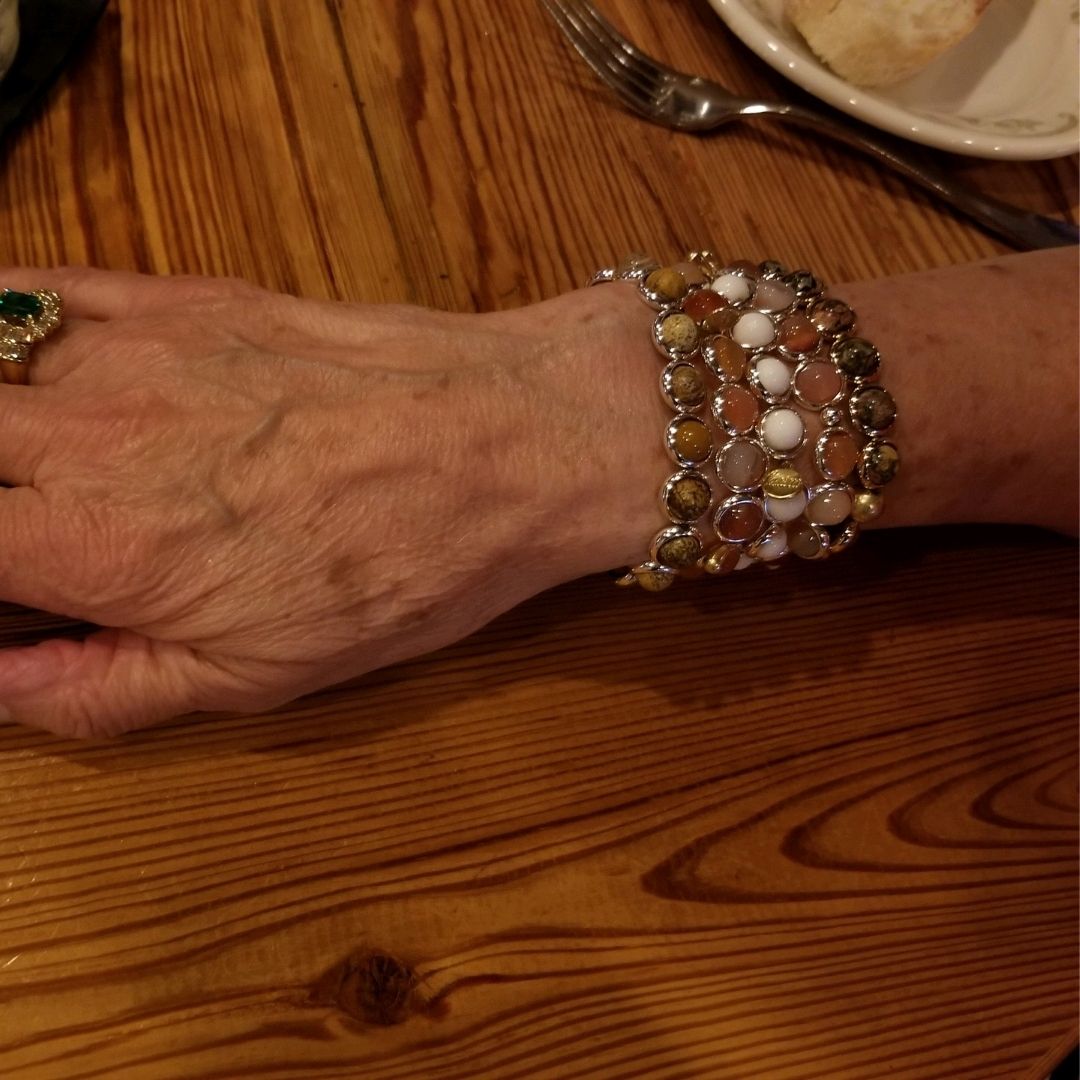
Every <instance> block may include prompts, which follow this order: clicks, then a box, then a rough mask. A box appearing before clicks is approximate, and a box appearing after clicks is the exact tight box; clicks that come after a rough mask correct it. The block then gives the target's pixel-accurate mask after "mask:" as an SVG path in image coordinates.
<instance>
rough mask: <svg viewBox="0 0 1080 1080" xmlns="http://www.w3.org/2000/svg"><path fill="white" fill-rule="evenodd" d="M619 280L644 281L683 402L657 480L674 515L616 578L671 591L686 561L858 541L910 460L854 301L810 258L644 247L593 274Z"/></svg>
mask: <svg viewBox="0 0 1080 1080" xmlns="http://www.w3.org/2000/svg"><path fill="white" fill-rule="evenodd" d="M617 280H628V281H634V282H636V283H637V286H638V290H639V292H640V295H641V297H642V298H643V299H644V300H645V301H646V303H648V304H649V306H650V307H652V308H653V309H654V310H655V311H656V312H657V314H656V317H655V319H654V322H653V327H652V335H653V342H654V344H655V345H656V348H657V349H658V351H659V352H660V354H661V356H662V357H663V359H664V368H663V371H662V374H661V377H660V390H661V393H662V395H663V397H664V400H665V401H666V402H667V404H668V406H669V407H670V408H671V409H672V412H673V414H674V415H673V417H672V419H671V421H670V422H669V423H668V425H667V428H666V430H665V433H664V441H665V446H666V448H667V450H668V453H669V454H670V456H671V457H672V459H673V460H674V462H675V464H676V465H677V466H678V470H677V471H676V472H674V473H673V474H672V475H671V476H669V477H668V478H667V480H666V481H665V482H664V484H663V486H662V488H661V491H660V502H661V506H662V508H663V511H664V514H665V516H666V517H667V519H668V524H666V525H665V526H663V527H662V528H661V529H660V530H659V531H658V532H657V533H656V535H655V536H654V538H653V541H652V544H651V545H650V548H649V557H648V559H647V560H645V561H643V562H641V563H640V564H638V565H637V566H634V567H631V568H630V569H629V570H628V571H627V572H626V573H625V574H624V575H623V576H621V577H620V578H619V579H618V581H619V584H622V585H632V584H638V585H640V586H642V587H643V588H645V589H647V590H649V591H651V592H659V591H660V590H662V589H666V588H667V587H668V586H669V585H671V584H672V582H673V581H674V580H675V578H676V577H677V576H678V575H680V574H682V575H684V576H697V575H699V574H701V573H708V574H725V573H729V572H731V571H733V570H741V569H744V568H746V567H748V566H753V565H755V564H758V563H761V564H764V565H768V566H774V565H775V564H776V561H777V560H778V559H780V558H782V557H783V556H785V555H787V554H789V553H794V554H795V555H796V556H798V557H800V558H803V559H821V558H825V557H826V556H828V555H830V554H835V553H837V552H839V551H843V550H844V549H845V548H847V547H848V546H850V544H851V543H852V541H854V539H855V538H856V536H857V535H858V532H859V526H860V525H861V524H862V523H865V522H867V521H870V520H872V519H873V518H876V517H877V516H878V515H879V514H880V513H881V511H882V509H883V506H884V499H883V497H882V494H881V490H880V489H881V488H882V487H884V486H885V485H886V484H887V483H888V482H889V481H890V480H892V479H893V477H894V476H895V475H896V472H897V469H898V468H899V463H900V458H899V454H898V452H897V450H896V447H895V445H894V444H893V443H892V442H889V441H887V440H886V439H885V438H883V436H884V434H885V433H886V432H887V431H888V430H889V429H890V428H891V427H892V425H893V423H894V421H895V419H896V406H895V404H894V402H893V399H892V397H891V395H890V394H889V393H888V391H886V390H885V389H883V388H882V387H881V386H880V385H878V383H877V375H878V368H879V365H880V356H879V354H878V351H877V349H876V348H875V347H874V346H873V345H872V344H871V343H870V342H869V341H867V340H866V339H865V338H862V337H859V336H857V335H856V333H855V329H856V323H855V314H854V312H853V311H852V310H851V309H850V308H849V307H848V306H847V305H846V304H844V303H842V302H841V301H839V300H835V299H831V298H830V297H828V296H826V295H825V292H824V289H823V288H822V286H821V284H820V283H819V282H818V281H817V279H816V278H815V277H814V276H813V275H812V274H810V273H809V272H808V271H806V270H796V271H794V272H792V273H789V272H788V271H786V270H785V269H784V268H783V267H782V266H780V265H779V264H778V263H775V262H763V263H760V264H754V263H750V262H745V261H739V262H735V263H731V264H729V265H727V266H723V265H721V264H719V263H718V262H717V260H716V258H715V256H713V255H712V254H710V253H709V252H695V253H692V254H691V255H690V256H689V257H688V259H687V261H685V262H682V263H677V264H675V265H673V266H666V267H664V266H660V265H658V264H657V263H656V262H655V261H653V260H652V259H650V258H648V257H647V256H642V255H632V256H630V257H629V258H627V259H625V260H623V262H622V263H620V264H619V266H617V267H615V268H612V269H606V270H601V271H599V272H598V273H597V274H595V275H594V276H593V278H592V281H591V282H590V284H600V283H602V282H607V281H617ZM710 512H711V513H710ZM710 517H711V532H712V534H713V536H714V538H713V539H712V540H711V541H706V539H705V530H704V529H703V526H702V522H703V521H704V520H705V519H706V518H710Z"/></svg>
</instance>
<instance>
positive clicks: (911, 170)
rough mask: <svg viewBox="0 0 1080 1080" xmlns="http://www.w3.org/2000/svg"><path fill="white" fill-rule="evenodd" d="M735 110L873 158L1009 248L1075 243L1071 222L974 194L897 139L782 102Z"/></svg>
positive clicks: (1077, 234)
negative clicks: (817, 135)
mask: <svg viewBox="0 0 1080 1080" xmlns="http://www.w3.org/2000/svg"><path fill="white" fill-rule="evenodd" d="M740 112H741V114H742V116H743V117H744V118H750V117H752V116H762V115H765V116H775V117H777V118H778V119H782V120H786V121H789V122H790V123H792V124H795V125H797V126H799V127H805V128H810V129H812V130H814V131H819V132H821V133H822V134H824V135H828V136H830V137H831V138H833V139H836V140H838V141H839V142H842V143H846V144H847V145H848V146H854V147H855V148H856V149H859V150H864V151H866V152H867V153H870V154H873V155H874V156H876V157H878V158H880V159H881V160H882V161H884V162H885V163H886V164H888V165H891V166H892V167H893V168H894V169H895V170H896V171H897V172H898V173H900V174H901V175H903V176H906V177H907V178H908V179H909V180H912V181H914V182H915V183H916V184H918V185H920V186H921V187H924V188H926V189H927V190H928V191H931V192H933V193H934V194H935V195H937V196H938V198H939V199H942V200H943V201H944V202H947V203H948V204H949V205H950V206H953V207H955V208H956V209H957V210H959V211H960V212H961V213H963V214H966V215H967V216H968V217H970V218H972V219H974V220H975V221H977V222H979V224H981V225H983V226H984V227H985V228H987V229H989V230H990V231H991V232H992V233H995V234H996V235H997V236H999V237H1001V239H1002V240H1005V241H1006V242H1007V243H1009V244H1011V245H1012V246H1013V247H1016V248H1027V249H1034V248H1048V247H1065V246H1067V245H1069V244H1075V243H1077V242H1080V229H1078V228H1077V226H1076V225H1073V224H1072V223H1071V222H1068V221H1059V220H1058V219H1056V218H1050V217H1044V216H1043V215H1042V214H1036V213H1033V212H1032V211H1029V210H1020V209H1018V208H1017V207H1015V206H1010V205H1009V204H1008V203H1004V202H1001V201H999V200H998V199H993V198H990V197H989V196H988V195H980V194H979V193H978V192H977V191H974V190H973V189H972V188H970V187H967V186H966V185H965V184H961V183H958V182H957V181H955V180H953V179H951V178H950V177H949V176H948V175H947V174H946V173H944V172H942V171H941V170H940V169H937V168H935V167H934V166H933V165H931V164H930V163H929V162H926V161H921V160H919V159H918V158H916V157H915V156H914V155H913V154H912V153H911V152H910V151H909V150H908V149H907V148H906V147H905V146H903V145H902V143H901V142H900V141H899V140H894V139H891V138H889V137H888V136H886V135H881V134H879V133H878V132H876V131H871V130H870V129H864V128H862V127H861V126H860V127H856V126H855V125H854V124H852V123H848V122H845V121H844V120H841V119H840V118H839V117H835V118H834V117H832V116H829V115H827V114H825V113H821V112H817V111H816V110H814V109H808V108H805V107H804V106H802V105H787V104H784V103H782V102H771V101H755V102H752V103H748V104H747V105H745V106H743V108H742V109H741V110H740Z"/></svg>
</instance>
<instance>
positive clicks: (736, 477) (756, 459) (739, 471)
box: [716, 439, 768, 491]
mask: <svg viewBox="0 0 1080 1080" xmlns="http://www.w3.org/2000/svg"><path fill="white" fill-rule="evenodd" d="M767 465H768V458H767V457H766V456H765V451H764V450H762V448H761V447H760V446H759V445H758V444H757V443H756V442H754V441H753V440H752V439H732V440H731V441H730V442H729V443H728V444H727V445H726V446H725V447H724V448H723V450H721V451H720V457H719V461H718V462H717V469H716V473H717V476H719V477H720V479H721V480H722V481H723V482H724V483H725V484H727V486H728V487H730V488H733V489H734V490H736V491H743V490H746V489H747V488H754V487H757V485H758V484H759V483H761V478H762V476H764V475H765V467H766V466H767Z"/></svg>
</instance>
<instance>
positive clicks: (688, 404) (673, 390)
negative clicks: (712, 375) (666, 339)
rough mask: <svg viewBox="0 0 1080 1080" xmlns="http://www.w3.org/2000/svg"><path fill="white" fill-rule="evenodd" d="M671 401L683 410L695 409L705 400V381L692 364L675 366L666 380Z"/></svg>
mask: <svg viewBox="0 0 1080 1080" xmlns="http://www.w3.org/2000/svg"><path fill="white" fill-rule="evenodd" d="M668 387H669V389H670V394H671V400H672V401H674V402H675V403H676V404H677V405H679V406H681V407H682V408H684V409H696V408H697V407H698V406H699V405H700V404H701V403H702V402H703V401H704V400H705V379H704V378H703V376H702V374H701V372H700V371H698V369H697V368H696V367H694V365H693V364H677V365H676V366H675V367H674V368H672V369H671V373H670V377H669V378H668Z"/></svg>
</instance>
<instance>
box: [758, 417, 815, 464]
mask: <svg viewBox="0 0 1080 1080" xmlns="http://www.w3.org/2000/svg"><path fill="white" fill-rule="evenodd" d="M781 411H784V412H790V413H794V415H795V416H797V417H798V418H799V423H800V424H801V425H802V434H801V435H800V436H799V441H798V443H797V444H796V445H795V446H794V447H792V448H791V449H790V450H777V449H775V448H774V447H772V446H770V445H769V440H768V439H766V438H765V421H766V420H767V419H768V418H769V417H770V416H771V415H772V414H773V413H777V412H781ZM754 427H755V430H756V431H757V437H758V441H759V442H760V443H761V445H762V446H764V447H765V452H766V453H767V454H768V455H769V457H772V458H776V459H777V460H778V461H788V460H790V459H791V458H793V457H795V456H796V455H797V454H798V453H799V451H800V450H802V448H803V447H804V446H805V445H806V421H805V420H804V419H803V418H802V417H801V416H799V411H798V409H793V408H792V407H791V405H790V404H787V405H774V406H773V407H772V408H770V409H766V410H765V411H764V412H763V413H762V414H761V415H760V416H759V417H758V420H757V423H756V424H755V425H754Z"/></svg>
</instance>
